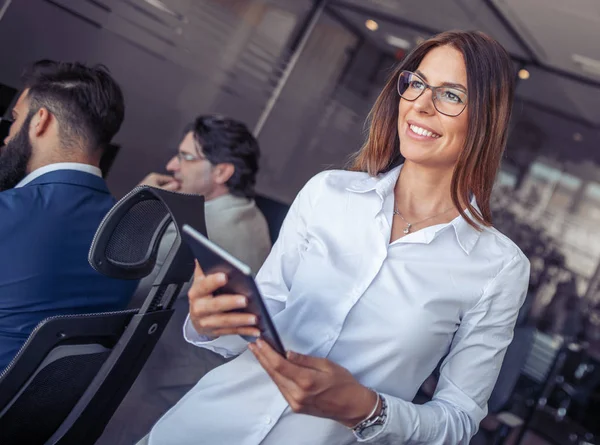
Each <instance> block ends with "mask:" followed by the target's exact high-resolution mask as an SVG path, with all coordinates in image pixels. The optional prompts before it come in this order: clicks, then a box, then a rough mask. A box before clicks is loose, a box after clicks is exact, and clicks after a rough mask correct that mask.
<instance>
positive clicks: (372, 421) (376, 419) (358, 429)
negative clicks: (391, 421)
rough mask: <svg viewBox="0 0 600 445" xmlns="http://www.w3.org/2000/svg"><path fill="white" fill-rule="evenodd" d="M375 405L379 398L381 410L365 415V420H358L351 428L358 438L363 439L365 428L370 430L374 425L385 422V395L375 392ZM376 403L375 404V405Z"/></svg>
mask: <svg viewBox="0 0 600 445" xmlns="http://www.w3.org/2000/svg"><path fill="white" fill-rule="evenodd" d="M377 399H378V400H377V405H379V401H380V400H381V411H380V412H379V414H372V415H371V416H369V417H367V418H366V419H365V420H363V421H362V422H360V423H359V424H358V425H356V426H354V427H353V428H352V432H353V433H354V435H355V436H356V437H358V438H359V439H364V438H365V437H364V436H365V433H366V432H367V430H370V429H371V428H373V427H376V426H383V425H384V424H385V420H386V419H387V407H388V405H387V402H386V400H385V397H384V396H382V395H381V394H379V393H377ZM377 405H375V406H376V407H377Z"/></svg>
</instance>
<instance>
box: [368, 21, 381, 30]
mask: <svg viewBox="0 0 600 445" xmlns="http://www.w3.org/2000/svg"><path fill="white" fill-rule="evenodd" d="M365 26H366V27H367V29H368V30H369V31H377V30H378V29H379V23H377V22H376V21H375V20H371V19H369V20H367V21H366V22H365Z"/></svg>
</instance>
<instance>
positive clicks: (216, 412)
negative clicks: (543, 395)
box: [149, 167, 529, 445]
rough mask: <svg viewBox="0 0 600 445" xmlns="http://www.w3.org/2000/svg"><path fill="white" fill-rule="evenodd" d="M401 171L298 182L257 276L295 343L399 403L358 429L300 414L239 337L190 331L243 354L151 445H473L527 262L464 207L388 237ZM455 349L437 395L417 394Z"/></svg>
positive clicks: (177, 411) (167, 419)
mask: <svg viewBox="0 0 600 445" xmlns="http://www.w3.org/2000/svg"><path fill="white" fill-rule="evenodd" d="M399 171H400V167H398V168H395V169H393V170H391V171H390V172H388V173H386V174H382V175H379V176H378V177H375V178H373V177H368V176H367V174H365V173H358V172H348V171H327V172H323V173H321V174H318V175H317V176H315V177H314V178H313V179H311V180H310V181H309V182H308V184H307V185H306V186H305V187H304V188H303V190H302V191H301V192H300V194H299V195H298V197H297V198H296V200H295V201H294V204H293V205H292V207H291V209H290V211H289V214H288V216H287V218H286V220H285V222H284V224H283V227H282V230H281V234H280V236H279V239H278V240H277V243H276V244H275V246H274V247H273V250H272V252H271V254H270V255H269V257H268V258H267V260H266V262H265V264H264V265H263V267H262V269H261V270H260V272H259V274H258V276H257V282H258V284H259V288H260V290H261V292H262V294H263V297H264V298H265V299H266V301H267V304H268V307H269V311H270V313H271V314H272V315H273V319H274V322H275V325H276V327H277V329H278V331H279V333H280V335H281V338H282V341H283V344H284V346H285V347H286V349H291V350H294V351H297V352H300V353H302V354H310V355H313V356H318V357H327V358H328V359H329V360H332V361H333V362H335V363H337V364H339V365H341V366H344V367H345V368H347V369H348V370H349V371H350V372H351V373H352V374H353V375H354V376H355V377H356V378H357V379H358V380H359V381H360V382H361V383H362V384H363V385H365V386H368V387H371V388H374V389H376V390H377V391H379V392H380V393H382V394H383V395H384V396H385V397H386V400H387V402H388V405H389V406H388V417H387V421H386V423H385V425H384V426H383V427H379V428H376V431H375V432H373V433H372V434H370V435H367V438H365V439H360V440H359V439H357V438H356V437H355V436H354V435H353V433H352V432H351V431H350V430H349V429H348V428H346V427H344V426H343V425H341V424H340V423H337V422H335V421H333V420H329V419H323V418H319V417H313V416H308V415H302V414H295V413H293V412H292V411H291V410H290V408H289V406H288V405H287V403H286V401H285V399H284V398H283V397H282V396H281V394H280V393H279V391H278V389H277V387H276V386H275V384H274V383H273V382H272V381H271V379H270V378H269V376H268V375H267V374H266V372H265V371H264V370H263V369H262V368H261V366H260V364H259V363H258V362H257V360H256V359H255V358H254V356H253V355H252V353H251V352H250V351H248V350H247V348H246V343H245V342H244V341H243V340H242V339H241V338H240V337H234V336H226V337H221V338H218V339H216V340H214V341H204V340H205V339H203V338H201V337H200V336H199V335H198V334H197V333H196V332H195V330H194V328H193V327H192V325H191V323H190V322H189V320H188V321H187V323H186V325H185V326H184V334H185V336H186V338H187V339H188V341H190V342H191V343H194V344H196V345H197V346H200V347H204V348H208V349H211V350H213V351H215V352H218V353H220V354H222V355H225V356H231V355H236V354H241V355H239V357H237V358H236V359H234V360H233V361H231V362H228V363H226V364H225V365H222V366H220V367H219V368H217V369H215V370H213V371H211V372H210V373H208V374H207V375H206V376H205V377H204V378H202V379H201V380H200V382H199V383H198V384H197V385H196V386H195V387H194V388H193V389H192V390H191V391H190V392H189V393H188V394H187V395H186V396H185V397H184V398H183V399H182V400H181V401H180V402H179V403H178V404H177V405H176V406H175V407H173V408H172V409H171V410H170V411H169V412H168V413H167V414H165V416H164V417H163V418H162V419H161V420H160V421H159V422H158V423H157V424H156V426H155V427H154V429H153V430H152V432H151V434H150V437H149V443H150V444H151V445H167V444H169V445H199V444H211V445H213V444H214V445H218V444H223V445H234V444H235V445H257V444H268V445H281V444H285V445H309V444H310V445H315V444H323V445H325V444H326V445H337V444H339V445H342V444H351V443H355V442H356V441H360V442H365V443H377V444H394V445H399V444H429V445H436V444H439V445H441V444H467V443H468V442H469V439H470V437H471V436H472V435H473V434H474V433H475V432H476V430H477V427H478V425H479V422H480V421H481V419H483V417H484V416H485V415H486V413H487V407H486V403H487V399H488V397H489V395H490V393H491V391H492V388H493V386H494V383H495V381H496V378H497V375H498V372H499V369H500V365H501V363H502V359H503V356H504V352H505V350H506V347H507V346H508V344H509V343H510V341H511V339H512V334H513V327H514V324H515V320H516V317H517V313H518V310H519V308H520V306H521V304H522V303H523V300H524V297H525V293H526V289H527V283H528V278H529V262H528V260H527V258H526V257H525V256H524V255H523V253H522V252H521V251H520V250H519V249H518V248H517V246H516V245H515V244H514V243H513V242H512V241H510V240H509V239H508V238H507V237H505V236H504V235H502V234H501V233H499V232H498V231H497V230H495V229H490V228H484V229H483V230H482V231H477V230H475V229H473V228H472V227H471V226H469V225H468V224H467V223H466V221H465V220H464V219H463V218H462V217H457V218H456V219H454V220H453V221H452V222H450V223H448V224H440V225H435V226H432V227H428V228H426V229H423V230H419V231H417V232H414V233H411V234H409V235H407V236H405V237H403V238H400V239H398V240H396V241H394V242H393V243H390V242H389V241H390V235H391V226H392V218H393V207H394V193H393V190H394V185H395V183H396V180H397V178H398V174H399ZM444 356H445V359H444V361H443V363H442V366H441V374H440V378H439V383H438V386H437V390H436V392H435V395H434V397H433V400H432V401H430V402H428V403H426V404H424V405H415V404H413V403H411V401H412V399H413V398H414V396H415V394H416V392H417V390H418V389H419V387H420V385H421V384H422V383H423V381H424V380H425V379H426V378H427V377H428V376H429V375H430V374H431V372H432V371H433V370H434V369H435V368H436V366H437V364H438V363H439V361H440V360H441V359H442V358H443V357H444Z"/></svg>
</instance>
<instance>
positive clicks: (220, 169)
mask: <svg viewBox="0 0 600 445" xmlns="http://www.w3.org/2000/svg"><path fill="white" fill-rule="evenodd" d="M234 173H235V167H234V165H233V164H230V163H223V164H217V165H215V168H214V170H213V175H214V179H215V182H216V183H217V184H225V183H226V182H227V181H229V178H231V177H232V176H233V174H234Z"/></svg>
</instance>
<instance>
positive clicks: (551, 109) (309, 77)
mask: <svg viewBox="0 0 600 445" xmlns="http://www.w3.org/2000/svg"><path fill="white" fill-rule="evenodd" d="M449 29H478V30H481V31H484V32H486V33H488V34H490V35H491V36H493V37H495V38H496V39H498V40H499V41H500V42H501V43H502V44H503V45H504V46H505V48H506V49H507V50H508V51H509V52H510V54H511V56H512V58H513V60H514V73H515V77H516V78H517V79H518V88H517V98H516V102H515V105H514V110H513V119H512V123H511V132H510V139H509V143H508V149H507V152H506V156H505V159H504V161H503V164H502V170H501V173H500V175H499V178H498V182H497V185H496V189H495V192H494V199H493V202H494V211H495V223H496V226H497V227H498V229H499V230H501V231H502V232H504V233H505V234H506V235H508V236H509V237H510V238H511V239H513V240H514V241H515V242H516V243H517V244H518V245H519V246H520V247H521V249H522V250H523V251H524V252H525V253H526V255H527V256H528V257H529V259H530V261H531V263H532V276H531V283H530V292H529V296H528V298H527V301H526V303H525V306H524V308H523V309H522V312H521V317H520V320H519V329H521V328H522V331H519V332H524V334H523V336H522V337H521V336H518V337H516V340H515V342H516V343H515V344H517V346H518V347H520V348H521V349H522V350H523V351H525V352H523V353H522V354H521V355H519V354H516V355H515V356H514V358H513V356H512V355H511V354H509V355H507V361H506V363H505V368H507V369H510V370H512V371H514V372H512V373H508V372H505V373H503V374H502V375H501V380H500V382H499V385H500V384H504V385H505V386H501V390H498V391H499V394H500V396H499V395H498V394H496V392H495V396H496V397H497V399H493V400H491V402H490V412H491V416H490V419H491V420H490V422H488V424H485V425H483V427H482V433H480V434H479V435H478V437H477V438H476V439H475V440H474V442H475V441H479V442H477V443H492V442H493V441H496V442H493V443H501V442H502V441H504V440H508V441H509V443H517V442H519V441H521V442H523V443H532V444H534V443H540V444H542V443H558V444H563V443H580V444H583V443H597V441H596V437H597V436H598V435H600V430H599V426H598V419H600V44H599V42H600V1H599V0H569V1H568V2H567V1H564V0H419V1H408V0H343V1H339V0H329V1H323V0H317V1H312V0H21V1H14V0H13V1H11V0H0V41H2V42H3V44H2V47H3V50H2V56H3V57H2V63H1V65H0V116H2V117H6V118H8V117H9V114H10V108H11V107H12V105H13V103H14V101H15V100H16V96H17V95H18V91H19V88H20V83H19V76H20V73H21V70H22V68H23V67H24V66H25V65H27V64H28V63H30V62H32V61H34V60H37V59H42V58H50V59H60V60H78V61H83V62H86V63H102V64H104V65H106V66H107V67H108V68H109V69H110V70H111V72H112V74H113V75H114V76H115V78H116V79H117V80H118V82H119V83H120V85H121V87H122V88H123V91H124V94H125V99H126V107H127V108H126V118H125V122H124V125H123V127H122V129H121V131H120V132H119V134H118V135H117V137H116V139H115V146H114V147H113V149H112V150H111V152H110V153H111V154H110V155H109V156H108V157H107V158H106V159H105V170H106V171H107V172H108V173H107V177H108V182H109V186H110V187H111V190H112V191H113V193H114V194H115V195H116V196H117V197H121V196H123V195H124V194H125V193H126V192H128V191H129V190H130V189H131V188H132V187H133V186H135V185H136V184H137V183H138V182H139V181H140V180H141V179H142V178H143V177H144V176H145V175H146V174H147V173H148V172H150V171H162V170H163V169H164V165H165V163H166V162H167V161H168V160H169V159H170V158H171V157H172V156H173V154H174V153H175V150H176V147H177V144H178V142H179V140H180V138H181V134H182V129H183V127H184V126H185V124H186V123H188V122H189V121H190V120H191V119H193V117H194V116H196V115H198V114H203V113H222V114H225V115H228V116H231V117H233V118H236V119H239V120H242V121H244V122H245V123H246V124H247V125H248V126H249V127H250V128H253V129H254V131H255V134H257V135H258V138H259V141H260V144H261V148H262V153H263V155H262V159H261V171H260V174H259V183H258V191H259V193H260V194H262V195H264V196H267V197H269V198H272V199H276V200H278V201H281V202H283V203H290V202H291V201H292V200H293V198H294V196H295V195H296V193H297V192H298V190H299V189H300V188H301V187H302V185H303V184H304V183H305V182H306V181H307V180H308V178H310V177H311V176H312V175H314V174H315V173H317V172H319V171H321V170H324V169H327V168H341V167H344V165H345V164H346V162H347V160H348V157H349V155H350V154H352V153H353V152H355V151H356V150H357V149H358V148H359V147H360V145H361V143H362V142H363V140H364V136H365V127H364V121H365V118H366V115H367V113H368V111H369V109H370V107H371V105H372V103H373V101H374V99H375V97H376V96H377V94H378V93H379V91H380V89H381V87H382V85H383V83H384V82H385V80H386V77H387V75H388V74H389V72H390V69H391V68H392V67H393V66H394V65H395V64H396V63H398V61H400V60H401V59H402V58H403V57H404V56H405V55H406V54H407V53H408V52H409V51H410V50H411V49H412V48H413V47H414V46H415V45H416V44H418V43H419V42H420V41H422V40H423V39H426V38H428V37H430V36H432V35H433V34H436V33H438V32H441V31H445V30H449ZM0 124H1V123H0ZM517 352H518V351H517ZM503 369H504V368H503ZM515 370H516V371H515ZM505 374H506V375H508V374H510V375H508V377H505ZM509 377H510V378H509ZM504 378H505V379H506V382H505V381H504V380H503V379H504ZM429 392H430V391H429ZM427 393H428V391H427V388H424V391H423V396H424V397H426V396H427ZM498 397H499V398H498ZM504 436H508V438H507V439H506V438H505V437H504Z"/></svg>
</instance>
